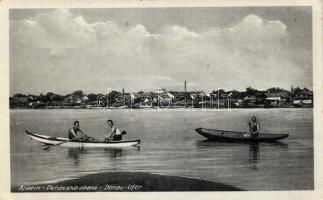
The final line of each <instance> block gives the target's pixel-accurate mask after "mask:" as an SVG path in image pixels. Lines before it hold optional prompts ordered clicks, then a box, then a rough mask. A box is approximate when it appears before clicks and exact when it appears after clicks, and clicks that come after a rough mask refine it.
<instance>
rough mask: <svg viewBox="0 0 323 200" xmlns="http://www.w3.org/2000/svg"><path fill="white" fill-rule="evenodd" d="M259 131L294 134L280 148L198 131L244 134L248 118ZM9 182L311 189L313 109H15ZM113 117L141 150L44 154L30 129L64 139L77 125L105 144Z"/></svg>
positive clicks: (133, 148)
mask: <svg viewBox="0 0 323 200" xmlns="http://www.w3.org/2000/svg"><path fill="white" fill-rule="evenodd" d="M252 115H255V116H257V117H258V118H259V121H260V124H261V131H262V132H267V133H289V134H290V136H289V137H288V138H287V139H284V140H282V141H281V142H277V143H259V144H239V143H216V142H208V141H205V140H204V138H203V137H202V136H200V135H199V134H197V133H196V132H195V130H194V129H195V128H197V127H201V126H202V127H206V128H215V129H224V130H234V131H246V130H247V122H248V118H250V117H251V116H252ZM10 119H11V121H10V128H11V181H12V186H18V185H21V184H36V183H50V182H53V181H58V180H65V179H68V178H75V177H79V176H82V175H85V174H89V173H96V172H115V171H133V172H152V173H162V174H168V175H177V176H188V177H195V178H200V179H204V180H209V181H216V182H222V183H226V184H230V185H232V186H236V187H240V188H243V189H246V190H303V189H313V110H312V109H246V110H243V109H240V110H231V111H217V110H206V111H202V110H194V111H191V110H163V111H154V110H131V111H129V110H128V111H127V110H11V111H10ZM107 119H113V120H115V122H116V123H117V125H118V126H119V127H121V128H122V129H126V130H127V132H128V134H127V135H126V136H125V137H124V138H125V139H137V138H138V139H141V141H142V143H141V144H140V147H141V148H135V147H130V148H125V149H83V150H79V149H68V148H61V147H56V148H52V149H50V150H47V151H46V150H42V148H41V145H40V144H38V143H37V142H36V141H32V140H30V139H29V138H28V137H27V136H26V135H25V133H24V130H26V129H28V130H32V131H34V132H35V133H39V134H45V135H51V136H61V137H66V135H67V130H68V129H69V128H70V127H71V126H72V124H73V121H74V120H79V121H80V126H81V129H82V130H83V131H84V132H86V133H87V134H88V135H91V136H93V137H95V138H98V139H103V138H104V136H105V135H106V134H107V133H108V131H109V129H108V128H107V127H106V124H105V121H106V120H107Z"/></svg>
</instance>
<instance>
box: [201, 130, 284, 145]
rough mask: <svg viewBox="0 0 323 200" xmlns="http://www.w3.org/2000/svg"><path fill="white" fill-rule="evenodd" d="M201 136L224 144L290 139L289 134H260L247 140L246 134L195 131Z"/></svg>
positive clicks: (222, 131)
mask: <svg viewBox="0 0 323 200" xmlns="http://www.w3.org/2000/svg"><path fill="white" fill-rule="evenodd" d="M195 130H196V132H198V133H199V134H200V135H202V136H204V137H206V138H207V139H209V140H212V141H223V142H274V141H277V140H281V139H284V138H287V137H288V134H269V133H260V134H259V135H258V137H256V138H245V137H244V134H246V132H238V131H224V130H214V129H206V128H197V129H195Z"/></svg>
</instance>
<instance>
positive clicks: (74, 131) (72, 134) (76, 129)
mask: <svg viewBox="0 0 323 200" xmlns="http://www.w3.org/2000/svg"><path fill="white" fill-rule="evenodd" d="M79 133H80V134H81V135H82V136H81V137H77V136H78V134H79ZM86 137H88V136H87V135H86V134H85V133H84V132H83V131H82V130H81V129H80V122H79V121H75V122H74V126H73V127H72V128H70V129H69V130H68V139H69V140H72V141H77V140H80V139H81V138H86Z"/></svg>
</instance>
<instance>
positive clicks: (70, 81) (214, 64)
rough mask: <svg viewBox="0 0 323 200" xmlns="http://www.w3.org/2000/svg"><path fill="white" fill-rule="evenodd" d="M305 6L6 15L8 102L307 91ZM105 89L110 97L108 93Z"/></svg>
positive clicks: (309, 82) (308, 47) (16, 11)
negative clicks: (26, 97) (20, 97)
mask: <svg viewBox="0 0 323 200" xmlns="http://www.w3.org/2000/svg"><path fill="white" fill-rule="evenodd" d="M311 19H312V15H311V8H310V7H263V8H260V7H252V8H247V7H245V8H243V7H240V8H123V9H117V8H113V9H55V10H54V9H28V10H27V9H12V10H10V94H11V95H12V94H14V93H26V94H39V93H47V92H55V93H60V94H67V93H69V92H72V91H75V90H83V91H84V92H86V93H92V92H94V93H103V94H105V93H107V92H108V90H110V91H111V90H118V91H121V90H122V88H124V89H125V91H126V92H135V91H140V90H143V91H156V89H157V88H161V87H162V88H167V89H168V90H183V87H184V80H187V87H188V90H204V91H206V92H208V91H210V90H212V89H215V90H216V89H217V88H224V89H227V90H230V89H236V90H244V89H245V88H246V87H248V86H251V87H254V88H256V89H266V88H269V87H282V88H285V89H290V87H291V85H293V86H294V87H295V86H300V87H308V88H310V89H312V20H311ZM109 88H110V89H109Z"/></svg>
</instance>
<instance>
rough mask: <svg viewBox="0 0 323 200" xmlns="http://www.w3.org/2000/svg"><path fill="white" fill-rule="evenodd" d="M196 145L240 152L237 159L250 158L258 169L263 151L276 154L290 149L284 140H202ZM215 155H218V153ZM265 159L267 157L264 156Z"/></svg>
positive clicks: (251, 163)
mask: <svg viewBox="0 0 323 200" xmlns="http://www.w3.org/2000/svg"><path fill="white" fill-rule="evenodd" d="M196 147H197V148H198V149H200V150H201V149H204V150H207V151H210V152H211V151H213V152H215V153H216V151H218V152H225V151H231V152H240V153H239V154H238V156H239V158H237V159H245V160H248V162H249V164H250V169H253V170H257V169H258V162H259V161H261V156H260V155H261V151H263V153H266V154H270V153H271V152H275V153H276V154H280V153H282V152H287V151H288V144H285V143H282V142H271V143H256V142H255V143H234V142H215V141H210V140H202V141H201V140H200V141H197V142H196ZM247 149H249V155H248V156H247V155H246V156H245V157H243V155H245V154H243V152H247ZM215 153H214V154H213V155H216V154H215ZM264 159H265V158H264Z"/></svg>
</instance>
